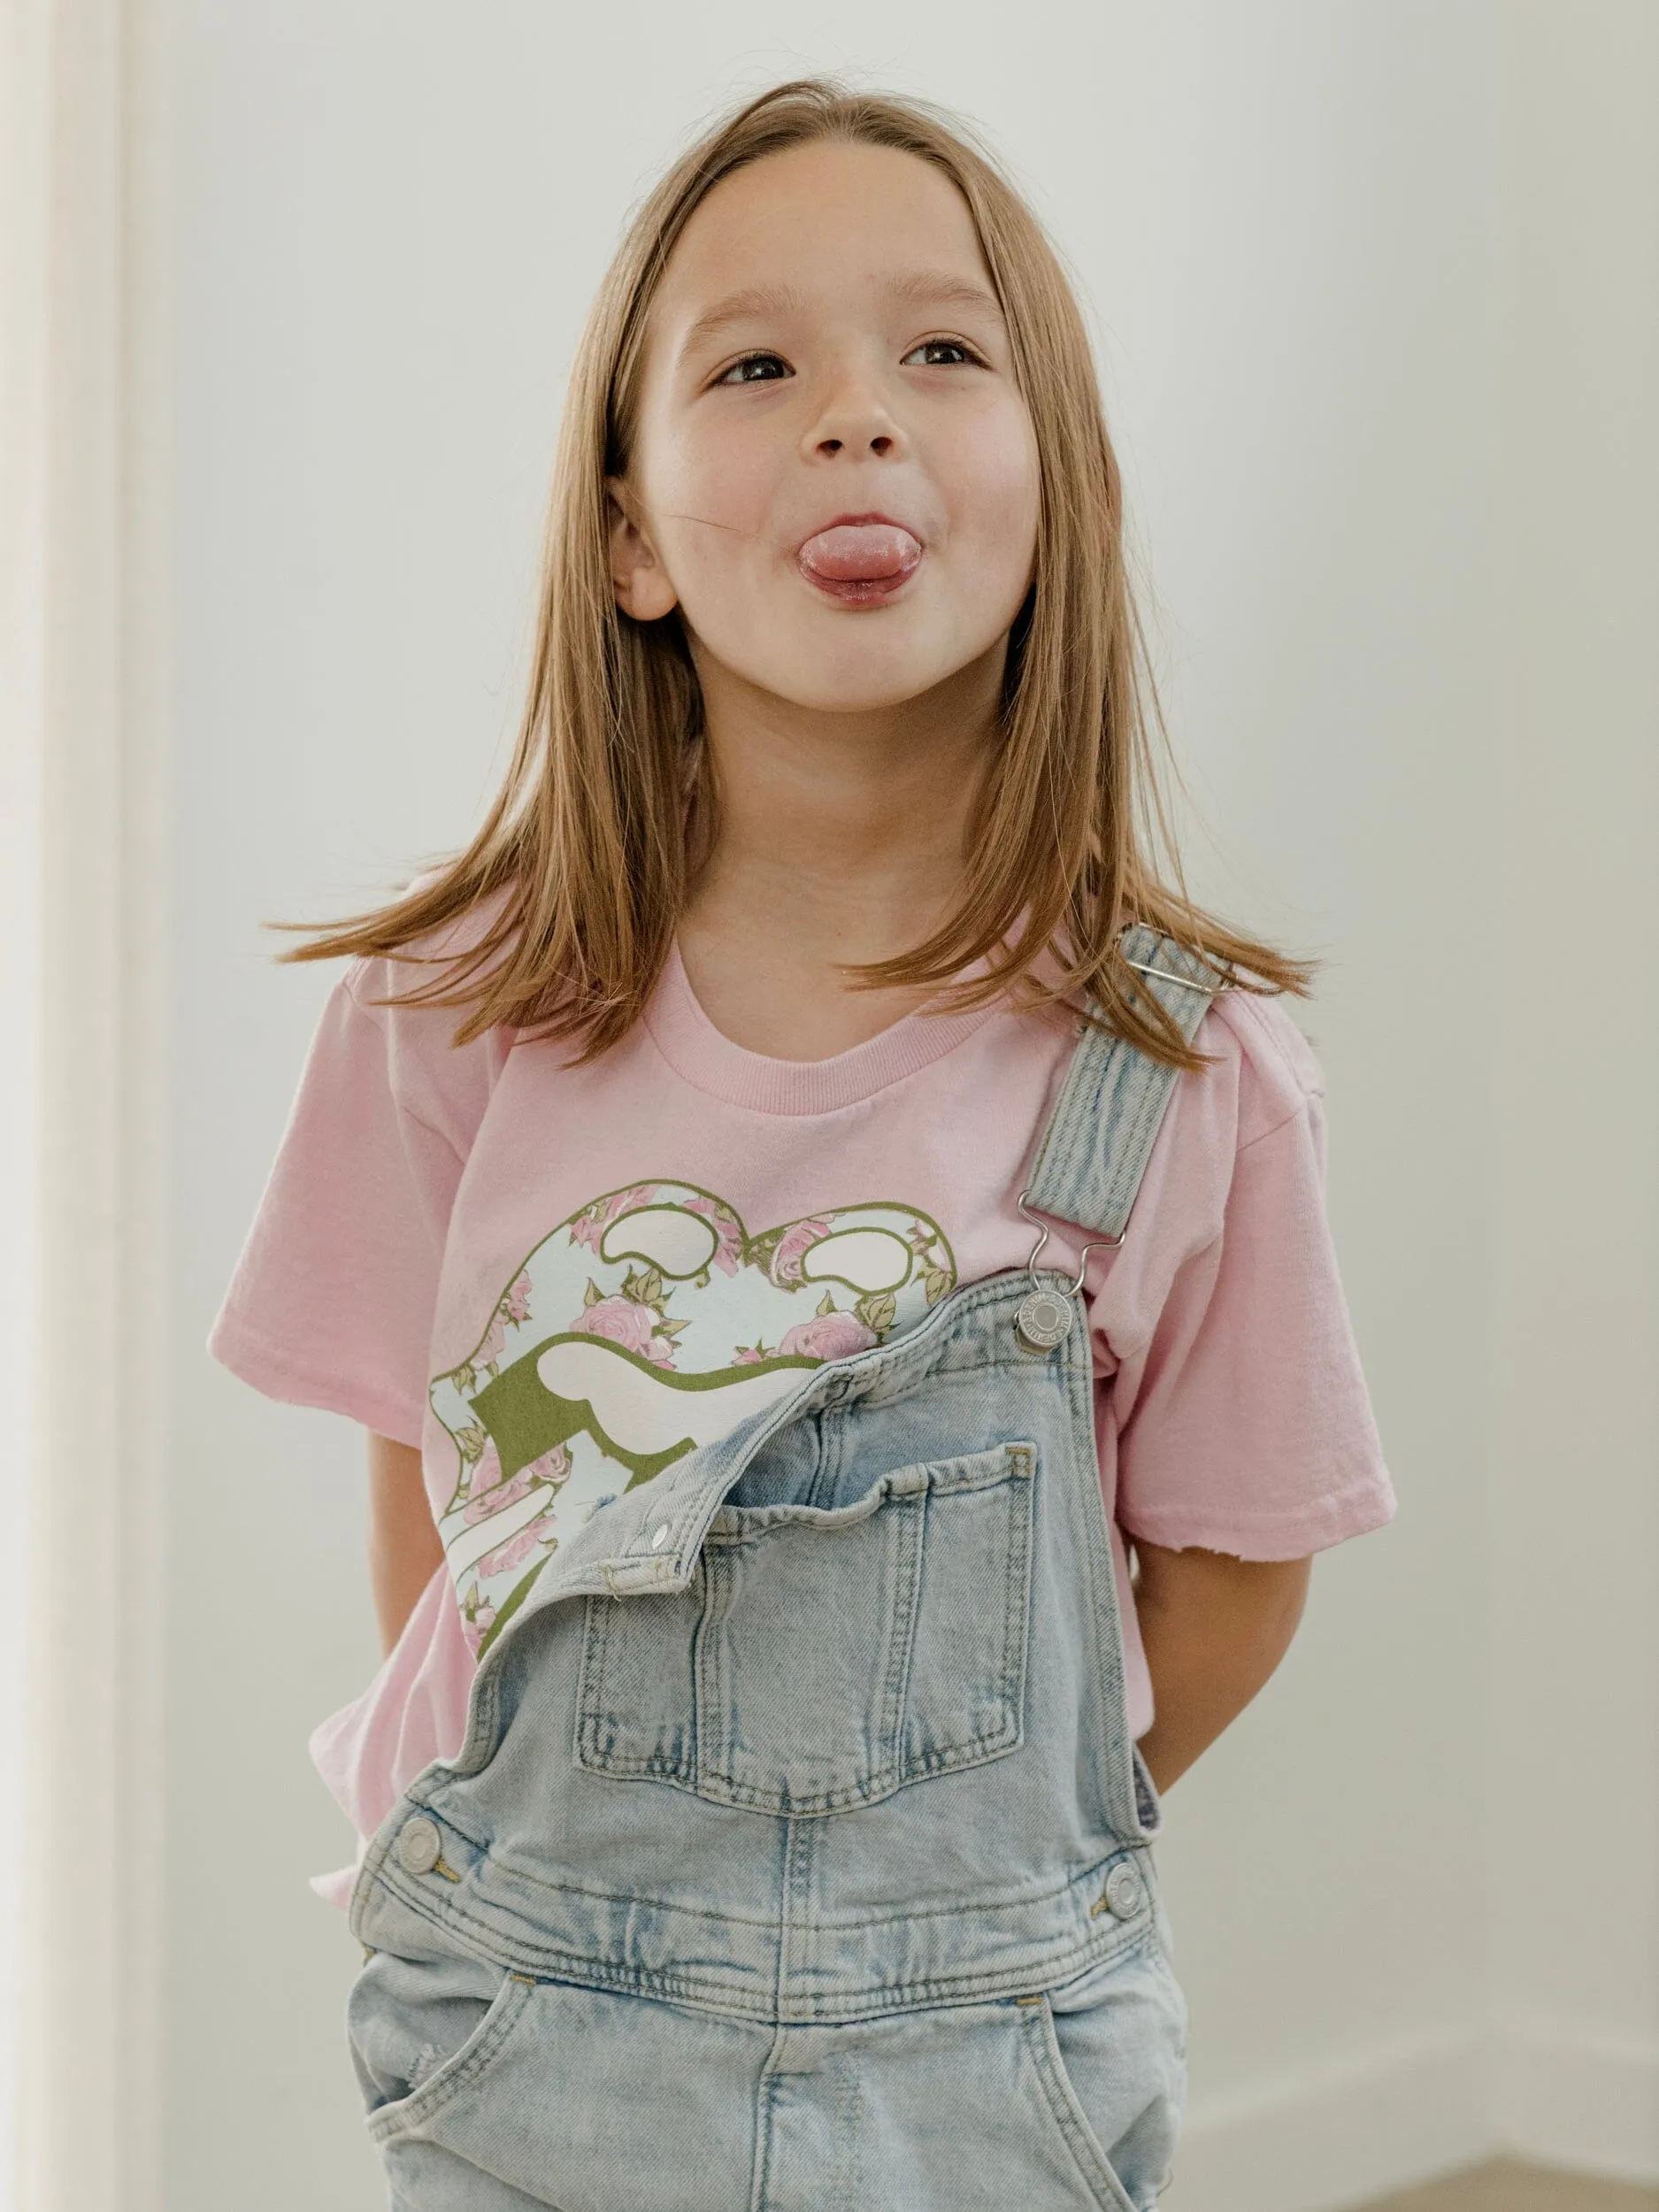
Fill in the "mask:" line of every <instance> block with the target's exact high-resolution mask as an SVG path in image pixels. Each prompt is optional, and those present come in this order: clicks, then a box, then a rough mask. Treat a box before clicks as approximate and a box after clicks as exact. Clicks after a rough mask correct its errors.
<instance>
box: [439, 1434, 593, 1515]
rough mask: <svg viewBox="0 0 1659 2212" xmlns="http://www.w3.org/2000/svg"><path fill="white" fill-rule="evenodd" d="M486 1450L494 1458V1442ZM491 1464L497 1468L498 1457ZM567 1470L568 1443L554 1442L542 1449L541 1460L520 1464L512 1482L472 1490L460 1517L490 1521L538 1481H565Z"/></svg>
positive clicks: (568, 1463) (499, 1463) (532, 1488)
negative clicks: (522, 1465)
mask: <svg viewBox="0 0 1659 2212" xmlns="http://www.w3.org/2000/svg"><path fill="white" fill-rule="evenodd" d="M486 1450H487V1451H488V1454H489V1455H491V1457H492V1458H493V1459H494V1455H495V1446H494V1444H490V1445H488V1446H487V1447H486ZM494 1463H495V1466H496V1467H497V1468H498V1469H499V1467H500V1465H501V1462H500V1460H499V1459H494ZM570 1471H571V1455H570V1447H569V1446H568V1445H567V1444H555V1445H554V1447H553V1448H552V1450H551V1451H549V1452H543V1453H542V1455H541V1458H540V1459H533V1460H532V1461H531V1462H530V1463H529V1464H528V1465H527V1466H525V1467H521V1468H520V1469H519V1470H518V1473H517V1474H516V1475H515V1476H514V1477H513V1478H512V1479H511V1482H501V1481H497V1482H496V1484H495V1487H494V1488H493V1489H489V1490H482V1491H478V1492H476V1493H474V1494H473V1495H472V1497H471V1498H469V1499H468V1500H467V1502H466V1504H465V1507H464V1508H463V1509H462V1513H461V1518H462V1519H463V1520H464V1521H465V1522H467V1523H469V1524H471V1523H475V1522H478V1521H488V1520H490V1519H492V1518H493V1517H494V1516H495V1515H496V1514H497V1513H504V1512H505V1511H506V1510H507V1508H508V1507H509V1506H510V1505H514V1504H516V1503H517V1502H518V1500H519V1499H520V1498H522V1497H525V1496H526V1495H527V1494H528V1493H529V1492H530V1491H532V1490H534V1488H535V1487H536V1486H537V1484H538V1483H556V1484H557V1483H561V1482H564V1481H565V1480H566V1479H568V1477H569V1475H570Z"/></svg>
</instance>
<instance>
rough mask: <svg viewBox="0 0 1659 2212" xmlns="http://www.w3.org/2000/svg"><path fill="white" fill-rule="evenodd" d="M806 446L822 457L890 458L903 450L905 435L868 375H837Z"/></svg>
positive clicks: (853, 458)
mask: <svg viewBox="0 0 1659 2212" xmlns="http://www.w3.org/2000/svg"><path fill="white" fill-rule="evenodd" d="M806 445H807V449H808V451H809V452H810V453H811V454H812V455H814V456H815V457H818V458H820V459H823V460H833V459H834V458H836V457H838V456H841V455H844V456H845V457H847V458H848V459H849V460H855V461H856V460H864V459H868V458H871V457H873V458H875V459H877V460H887V459H889V458H891V457H894V456H895V455H897V454H899V453H901V452H902V449H903V437H902V433H901V431H900V429H899V426H898V424H897V423H896V422H895V420H894V419H893V416H892V414H891V412H890V411H889V410H888V407H887V401H886V399H885V398H884V396H883V395H882V393H881V391H880V388H879V386H878V385H877V384H876V383H875V381H874V380H872V379H871V378H870V377H868V376H861V375H856V374H848V375H843V376H840V377H837V378H836V380H835V381H834V383H833V386H832V387H831V388H830V389H829V391H828V392H827V393H826V395H825V400H824V404H823V406H822V407H821V408H820V409H819V410H818V419H817V420H816V421H815V422H814V423H813V424H812V426H811V428H810V430H809V432H808V433H807V438H806Z"/></svg>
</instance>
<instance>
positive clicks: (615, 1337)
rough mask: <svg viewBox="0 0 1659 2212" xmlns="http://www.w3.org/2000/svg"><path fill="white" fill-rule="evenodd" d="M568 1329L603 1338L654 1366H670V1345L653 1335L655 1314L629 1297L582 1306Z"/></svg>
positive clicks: (606, 1299) (601, 1300)
mask: <svg viewBox="0 0 1659 2212" xmlns="http://www.w3.org/2000/svg"><path fill="white" fill-rule="evenodd" d="M570 1327H571V1331H572V1334H575V1335H581V1336H603V1337H604V1338H606V1339H607V1340H609V1341H610V1342H611V1343H612V1344H619V1345H621V1347H622V1348H623V1349H624V1351H627V1352H638V1353H639V1354H640V1356H641V1357H642V1358H644V1359H648V1360H649V1361H650V1363H651V1364H652V1366H654V1367H672V1365H673V1363H674V1348H673V1346H672V1344H671V1343H670V1342H669V1340H668V1339H667V1338H666V1337H665V1336H658V1335H657V1315H656V1313H655V1312H654V1311H653V1310H652V1309H651V1308H650V1307H649V1306H641V1305H637V1304H636V1303H635V1302H634V1300H633V1299H632V1298H601V1299H600V1300H599V1301H598V1302H597V1303H596V1304H595V1305H591V1306H586V1307H584V1308H583V1310H581V1312H580V1313H579V1314H578V1315H577V1317H576V1318H575V1320H574V1321H572V1323H571V1324H570Z"/></svg>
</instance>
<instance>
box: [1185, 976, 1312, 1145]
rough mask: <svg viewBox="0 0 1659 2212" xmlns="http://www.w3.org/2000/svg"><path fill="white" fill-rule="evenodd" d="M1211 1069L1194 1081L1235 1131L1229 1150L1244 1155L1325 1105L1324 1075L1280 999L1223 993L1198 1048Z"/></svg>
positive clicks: (1212, 1008) (1197, 1042) (1207, 1016)
mask: <svg viewBox="0 0 1659 2212" xmlns="http://www.w3.org/2000/svg"><path fill="white" fill-rule="evenodd" d="M1193 1041H1194V1044H1195V1045H1196V1047H1197V1048H1198V1049H1199V1051H1201V1052H1203V1053H1207V1054H1209V1055H1210V1056H1211V1058H1212V1062H1213V1064H1212V1066H1210V1068H1208V1069H1205V1070H1203V1071H1202V1072H1201V1073H1200V1074H1199V1075H1198V1077H1197V1078H1196V1080H1197V1082H1198V1083H1199V1084H1200V1085H1201V1086H1202V1087H1210V1088H1212V1089H1213V1090H1214V1091H1215V1092H1217V1094H1218V1095H1217V1099H1216V1104H1217V1106H1220V1107H1222V1109H1223V1111H1224V1113H1225V1118H1228V1119H1230V1120H1231V1121H1232V1124H1233V1131H1232V1134H1233V1143H1232V1146H1231V1147H1230V1149H1232V1150H1233V1151H1237V1152H1242V1151H1244V1150H1245V1149H1246V1148H1247V1147H1248V1146H1250V1145H1253V1144H1255V1143H1257V1142H1258V1141H1260V1140H1261V1139H1262V1138H1263V1137H1266V1136H1271V1134H1272V1133H1273V1131H1274V1130H1276V1129H1279V1128H1281V1127H1282V1126H1283V1125H1285V1124H1286V1122H1290V1121H1294V1120H1295V1119H1296V1118H1298V1117H1299V1116H1301V1115H1302V1114H1303V1113H1305V1112H1306V1111H1307V1109H1308V1107H1309V1103H1310V1101H1314V1100H1323V1098H1324V1095H1325V1071H1324V1070H1323V1069H1322V1068H1321V1067H1320V1065H1319V1063H1318V1060H1317V1057H1316V1056H1315V1054H1314V1050H1313V1048H1312V1046H1311V1045H1310V1043H1309V1041H1308V1040H1307V1038H1306V1037H1305V1036H1304V1035H1303V1034H1302V1030H1301V1029H1300V1028H1299V1026H1298V1025H1297V1024H1296V1021H1295V1019H1294V1017H1293V1016H1292V1014H1291V1012H1290V1008H1289V1002H1288V1001H1287V1000H1286V998H1284V997H1282V996H1277V995H1275V996H1271V997H1269V996H1265V995H1263V994H1261V993H1259V992H1255V991H1244V990H1231V991H1223V992H1221V993H1219V994H1218V995H1217V997H1216V998H1215V999H1214V1000H1213V1001H1212V1002H1211V1003H1210V1010H1209V1011H1208V1013H1206V1014H1205V1016H1204V1018H1203V1020H1202V1022H1201V1023H1200V1024H1199V1025H1198V1032H1197V1034H1196V1036H1195V1037H1194V1040H1193Z"/></svg>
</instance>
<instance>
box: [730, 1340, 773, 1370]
mask: <svg viewBox="0 0 1659 2212" xmlns="http://www.w3.org/2000/svg"><path fill="white" fill-rule="evenodd" d="M771 1357H772V1354H771V1353H770V1352H769V1351H767V1349H766V1348H765V1347H764V1345H761V1344H740V1345H739V1346H738V1348H737V1349H736V1351H734V1352H733V1355H732V1364H733V1367H758V1366H759V1365H760V1363H761V1362H762V1360H764V1359H770V1358H771Z"/></svg>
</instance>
